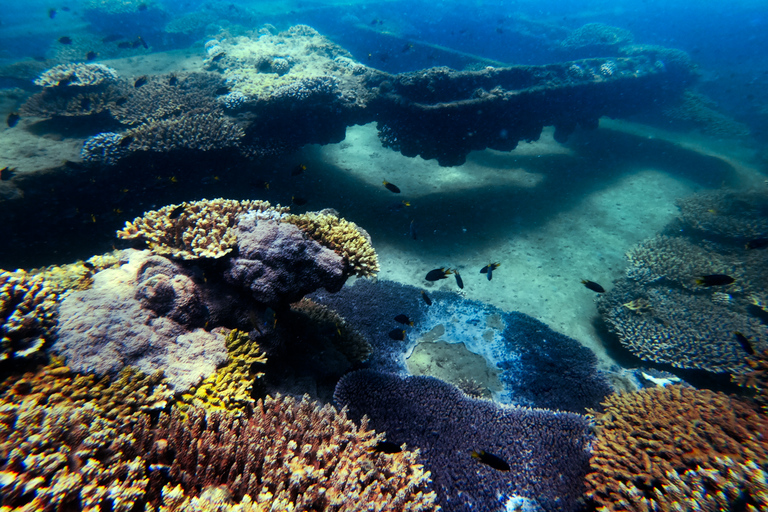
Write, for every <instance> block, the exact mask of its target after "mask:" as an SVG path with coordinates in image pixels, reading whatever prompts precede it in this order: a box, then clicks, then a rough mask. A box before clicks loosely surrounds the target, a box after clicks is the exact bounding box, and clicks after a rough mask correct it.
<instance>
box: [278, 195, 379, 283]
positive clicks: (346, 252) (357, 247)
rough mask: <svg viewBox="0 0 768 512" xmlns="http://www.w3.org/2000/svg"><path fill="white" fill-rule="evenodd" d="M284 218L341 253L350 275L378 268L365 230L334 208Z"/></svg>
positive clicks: (363, 274)
mask: <svg viewBox="0 0 768 512" xmlns="http://www.w3.org/2000/svg"><path fill="white" fill-rule="evenodd" d="M285 221H286V222H290V223H291V224H295V225H296V226H298V227H299V229H301V230H302V231H304V232H305V233H307V234H308V235H309V236H310V237H311V238H312V239H313V240H316V241H318V242H320V243H321V244H323V245H324V246H326V247H328V248H329V249H331V250H333V251H335V252H336V253H337V254H339V255H341V256H342V257H343V258H344V259H345V260H346V262H347V264H348V268H349V270H348V272H349V274H350V275H352V274H354V275H356V276H359V277H373V276H375V275H376V273H377V272H378V271H379V259H378V257H377V256H376V251H375V250H374V249H373V247H372V246H371V239H370V236H369V235H368V233H367V232H365V231H364V230H363V229H362V228H360V227H359V226H358V225H357V224H355V223H354V222H350V221H348V220H346V219H343V218H341V217H339V216H338V214H337V213H336V212H335V211H332V210H323V211H321V212H307V213H303V214H301V215H289V216H287V217H286V218H285Z"/></svg>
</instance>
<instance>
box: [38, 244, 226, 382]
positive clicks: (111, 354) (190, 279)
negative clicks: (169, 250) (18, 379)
mask: <svg viewBox="0 0 768 512" xmlns="http://www.w3.org/2000/svg"><path fill="white" fill-rule="evenodd" d="M199 281H201V280H198V278H197V277H196V276H195V274H194V273H193V272H192V271H190V270H187V269H185V268H183V267H181V266H180V265H177V264H175V263H173V262H171V261H170V260H168V259H166V258H163V257H161V256H155V255H152V254H151V253H150V252H149V251H134V250H128V251H124V252H123V254H122V255H121V266H120V267H116V268H109V269H106V270H102V271H101V272H98V273H97V274H95V275H94V276H93V287H92V288H90V289H88V290H82V291H77V292H73V293H70V294H69V295H68V296H67V297H66V298H65V299H64V300H63V301H62V302H61V305H60V307H59V326H58V329H57V334H58V339H57V340H56V342H55V343H54V344H53V346H52V350H53V351H54V352H55V353H57V354H60V355H62V356H64V357H65V358H66V361H67V364H68V365H69V366H71V367H72V368H73V369H75V370H77V371H83V372H94V373H97V374H99V375H104V374H109V375H116V374H117V373H118V372H119V371H120V370H121V369H122V368H123V367H124V366H127V365H134V366H136V367H137V368H139V369H140V370H142V371H144V372H146V373H154V372H155V371H157V370H159V369H162V370H163V371H164V372H165V375H166V376H167V378H168V385H169V386H172V387H174V388H175V389H176V390H177V391H184V390H186V389H189V388H190V387H192V386H194V385H196V384H197V383H198V382H199V381H200V380H202V379H204V378H206V377H208V376H209V375H211V374H213V373H214V372H215V371H216V367H217V366H218V365H219V364H221V363H223V362H224V361H225V360H226V355H227V354H226V347H225V345H224V338H225V336H224V334H223V333H222V332H221V328H218V327H215V326H212V327H214V328H213V329H212V330H211V331H207V330H205V329H203V328H201V326H204V325H205V324H206V322H207V321H208V319H209V318H210V317H209V316H208V315H209V314H210V311H211V309H213V308H214V307H215V304H212V303H211V302H210V301H209V297H208V296H207V294H206V293H205V289H204V288H203V284H202V283H200V284H199Z"/></svg>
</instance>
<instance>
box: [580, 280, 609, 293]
mask: <svg viewBox="0 0 768 512" xmlns="http://www.w3.org/2000/svg"><path fill="white" fill-rule="evenodd" d="M581 284H583V285H584V286H586V287H587V288H589V289H590V290H592V291H593V292H597V293H605V288H603V287H602V286H600V285H599V284H597V283H596V282H594V281H590V280H588V279H582V280H581Z"/></svg>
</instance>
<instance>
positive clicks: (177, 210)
mask: <svg viewBox="0 0 768 512" xmlns="http://www.w3.org/2000/svg"><path fill="white" fill-rule="evenodd" d="M186 208H187V206H186V205H184V204H180V205H179V206H177V207H176V208H174V209H173V210H171V213H169V214H168V218H169V219H177V218H179V217H181V214H182V213H184V210H185V209H186Z"/></svg>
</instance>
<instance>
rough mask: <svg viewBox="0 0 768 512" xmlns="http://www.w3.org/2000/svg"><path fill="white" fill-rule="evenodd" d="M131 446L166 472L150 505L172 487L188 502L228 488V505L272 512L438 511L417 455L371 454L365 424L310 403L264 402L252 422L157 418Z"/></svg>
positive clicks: (224, 417) (371, 437) (190, 415)
mask: <svg viewBox="0 0 768 512" xmlns="http://www.w3.org/2000/svg"><path fill="white" fill-rule="evenodd" d="M134 436H135V437H136V438H137V439H139V440H141V444H142V445H144V446H152V447H153V448H152V449H151V450H150V451H149V452H148V453H147V454H146V455H145V459H146V460H147V462H149V463H150V464H158V465H164V466H167V472H166V475H167V478H164V477H162V476H160V475H158V477H156V478H154V479H152V480H151V481H150V489H149V491H148V494H149V495H150V496H152V495H153V494H155V493H157V491H159V490H160V489H159V488H157V489H153V487H159V486H162V485H165V483H166V481H167V480H170V485H172V486H174V485H176V484H180V485H181V487H182V490H183V491H184V492H185V493H186V494H187V495H189V496H195V495H197V494H198V493H199V492H200V489H204V488H209V489H210V488H214V487H217V486H222V485H225V486H226V488H227V490H228V491H229V493H231V497H232V499H234V500H237V501H240V500H243V499H245V497H246V496H248V497H249V498H248V500H247V501H246V503H248V502H250V500H255V501H256V502H258V503H263V504H265V505H266V506H265V509H271V510H294V509H295V510H309V509H313V510H342V509H343V510H369V509H370V508H371V507H372V508H374V509H375V510H382V511H388V510H392V511H405V510H412V511H427V510H434V509H435V507H434V500H435V494H434V492H430V491H429V490H428V487H427V486H428V483H429V472H426V471H424V470H423V468H422V466H420V465H419V464H417V463H416V458H417V453H414V452H408V451H403V452H401V453H397V454H384V453H377V452H374V451H371V450H370V448H372V447H373V446H374V445H375V444H376V443H377V442H378V441H379V440H381V439H382V437H383V436H382V435H381V434H378V435H377V434H376V433H375V432H373V431H372V430H368V428H367V422H366V421H365V420H363V421H362V422H361V425H360V426H359V427H358V426H356V425H355V424H354V423H353V422H352V421H350V420H349V419H347V417H346V414H345V413H344V412H343V411H342V412H338V411H336V410H335V409H334V408H333V407H332V406H330V405H326V406H325V407H322V408H321V407H320V406H319V405H317V404H316V403H313V402H311V401H309V399H308V397H305V398H304V399H302V400H301V401H296V400H295V399H293V398H290V397H281V396H277V397H274V398H273V397H267V398H265V399H264V400H259V401H258V402H257V404H256V405H255V407H254V413H253V415H252V416H251V417H250V418H246V417H243V416H240V417H235V416H233V415H230V414H227V413H225V412H213V413H209V414H207V415H206V414H204V413H203V412H202V411H200V410H194V409H190V410H189V411H187V414H186V415H181V414H179V413H178V412H172V413H171V414H170V415H168V414H162V415H161V417H160V420H159V425H158V427H157V428H156V429H154V430H153V431H147V430H145V429H137V430H135V431H134ZM169 492H171V489H169V488H168V487H166V489H165V490H164V491H163V494H164V495H167V494H168V493H169ZM175 492H176V493H179V492H180V491H175ZM166 499H167V498H166ZM179 499H180V497H179Z"/></svg>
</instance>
